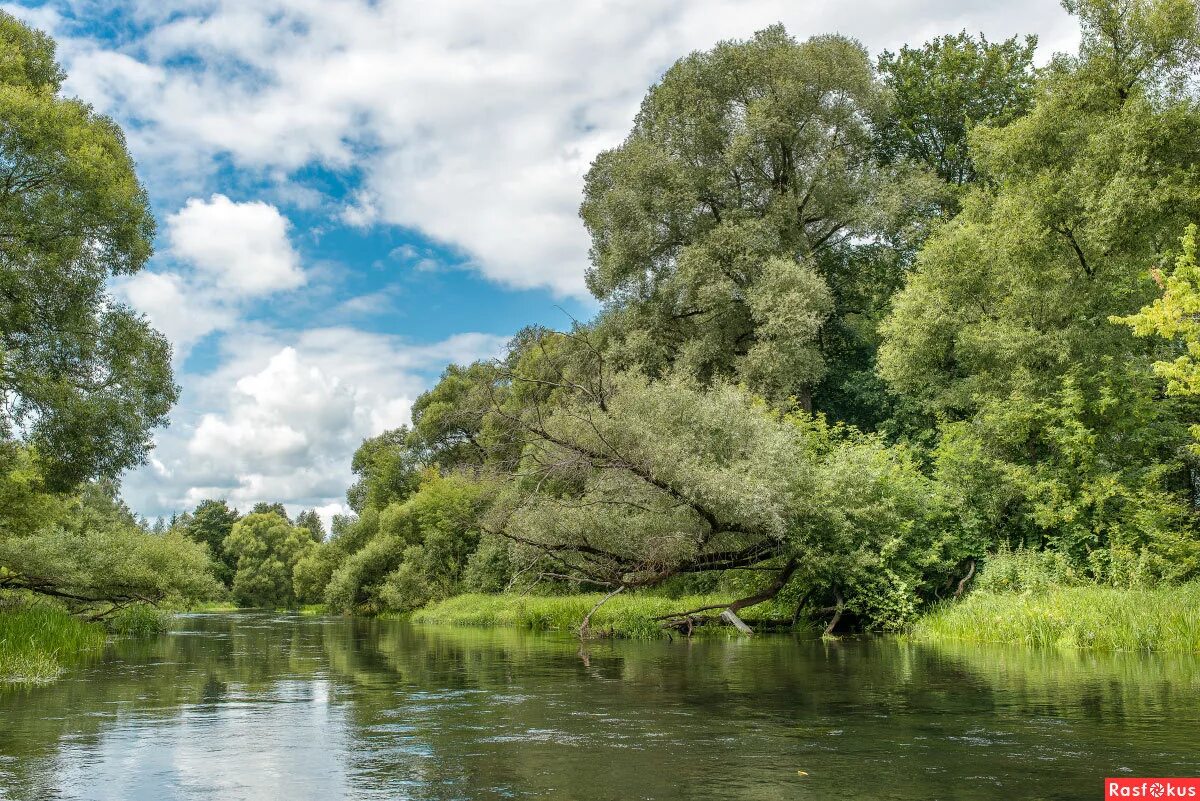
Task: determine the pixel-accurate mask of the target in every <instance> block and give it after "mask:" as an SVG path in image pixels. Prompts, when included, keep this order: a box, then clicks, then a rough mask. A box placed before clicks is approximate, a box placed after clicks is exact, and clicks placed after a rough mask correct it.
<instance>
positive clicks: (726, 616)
mask: <svg viewBox="0 0 1200 801" xmlns="http://www.w3.org/2000/svg"><path fill="white" fill-rule="evenodd" d="M721 620H724V621H725V622H726V623H728V624H729V625H731V626H733V627H734V628H735V629H737V630H738V631H740V632H741V633H742V634H745V635H746V636H750V635H751V634H753V633H754V629H752V628H750V627H749V626H747V625H746V622H745V621H744V620H742V619H741V618H740V617H738V616H737V613H736V612H734V611H733V610H732V609H726V610H725V611H724V612H722V613H721Z"/></svg>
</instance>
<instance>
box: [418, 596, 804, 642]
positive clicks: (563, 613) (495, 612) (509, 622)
mask: <svg viewBox="0 0 1200 801" xmlns="http://www.w3.org/2000/svg"><path fill="white" fill-rule="evenodd" d="M603 597H604V596H603V595H602V594H587V595H558V596H531V595H478V594H470V595H458V596H455V597H453V598H449V599H447V600H445V601H440V602H438V603H433V604H430V605H429V606H426V607H425V608H423V609H419V610H417V611H416V612H414V613H413V615H412V620H413V621H414V622H416V623H431V624H440V625H451V626H488V627H491V626H512V627H517V628H524V629H532V630H534V631H576V630H578V629H579V624H580V623H581V622H582V621H583V618H584V615H586V614H587V613H588V611H589V610H590V609H591V608H592V607H593V606H595V605H596V603H597V602H598V601H599V600H600V599H601V598H603ZM729 600H730V596H728V595H689V596H684V597H681V598H665V597H662V596H656V595H617V596H614V597H613V598H610V599H609V600H608V601H607V602H606V603H605V604H604V605H603V606H601V607H600V608H599V609H598V610H597V611H596V613H595V614H594V615H592V619H591V625H590V627H591V630H592V632H594V633H605V634H611V635H613V636H617V637H628V638H632V639H653V638H656V637H662V636H664V634H663V631H662V628H661V627H660V625H659V622H658V621H656V620H654V618H655V617H657V616H659V615H666V614H670V613H672V612H683V611H687V610H689V609H696V608H698V607H701V606H709V605H711V604H722V603H728V602H729ZM719 611H720V610H719V609H716V610H712V611H711V612H709V613H708V614H713V613H716V612H719ZM739 614H740V616H741V617H742V618H743V619H744V620H745V621H746V622H747V623H751V624H753V623H755V622H758V621H761V620H766V619H777V618H782V617H789V616H790V614H791V613H790V611H789V612H787V613H784V612H783V611H782V610H781V609H776V608H775V607H774V606H772V605H770V604H765V603H764V604H759V605H758V606H754V607H750V608H747V609H744V610H742V612H741V613H739ZM723 628H724V627H722V630H723ZM701 630H703V629H701Z"/></svg>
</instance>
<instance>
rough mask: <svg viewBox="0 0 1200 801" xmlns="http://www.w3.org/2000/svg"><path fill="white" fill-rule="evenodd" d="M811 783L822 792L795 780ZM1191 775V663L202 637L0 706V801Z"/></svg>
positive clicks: (1034, 786)
mask: <svg viewBox="0 0 1200 801" xmlns="http://www.w3.org/2000/svg"><path fill="white" fill-rule="evenodd" d="M801 771H803V772H804V773H806V774H807V775H802V774H801V773H800V772H801ZM1126 774H1127V775H1134V776H1164V775H1165V776H1172V775H1174V776H1181V775H1182V776H1187V775H1197V774H1200V660H1197V659H1195V658H1165V659H1164V658H1156V657H1145V656H1133V655H1098V654H1085V653H1074V652H1068V653H1059V652H1053V653H1050V652H1035V651H1028V650H1023V649H1011V650H1009V649H1004V650H1000V649H991V648H988V649H980V648H966V647H963V648H942V647H930V646H922V645H913V644H905V643H900V642H896V641H893V640H882V639H880V640H844V641H841V642H820V641H815V642H814V641H807V640H797V639H793V638H791V637H784V636H774V637H770V636H768V637H758V638H754V639H750V640H725V639H712V640H707V641H693V642H686V641H680V640H676V641H674V642H671V643H668V642H665V641H664V642H660V643H635V642H602V643H598V644H591V645H588V646H587V647H585V648H582V649H581V648H580V646H579V643H578V642H576V641H573V640H572V639H571V638H570V637H567V636H551V635H535V634H527V633H523V632H512V631H476V630H465V629H450V630H447V629H428V628H419V627H412V626H409V625H407V624H404V623H398V622H385V621H368V620H344V619H340V618H314V617H300V616H292V615H274V614H262V613H242V614H228V615H226V614H222V615H195V616H187V617H183V618H181V619H180V620H179V623H178V627H177V630H176V631H175V632H173V633H171V634H169V635H166V636H164V637H161V638H158V639H156V640H152V641H143V642H135V641H124V642H118V643H114V644H113V645H112V646H110V649H109V652H108V653H107V654H106V656H105V657H104V659H102V660H98V661H97V662H95V663H94V664H92V665H90V666H89V667H85V668H81V669H78V670H76V671H74V672H73V673H71V674H70V675H68V676H67V677H66V678H65V679H64V680H62V681H60V682H59V683H57V684H54V685H51V686H49V687H43V688H34V689H20V690H12V689H10V690H5V691H0V798H3V799H13V800H14V801H16V800H18V799H19V800H20V801H26V800H27V799H28V800H31V801H32V800H35V799H122V800H124V799H132V800H134V801H142V800H143V799H144V800H145V801H150V800H151V799H153V800H154V801H159V800H160V799H165V800H167V801H170V799H255V801H260V800H262V801H266V800H269V799H288V801H299V800H303V799H343V798H345V799H460V798H461V799H493V798H495V799H502V798H546V799H765V800H768V801H769V800H770V799H836V798H857V799H984V798H987V799H992V798H1005V799H1024V798H1029V799H1059V798H1062V799H1079V798H1084V799H1087V798H1096V799H1098V798H1100V797H1101V778H1102V777H1104V776H1105V775H1126Z"/></svg>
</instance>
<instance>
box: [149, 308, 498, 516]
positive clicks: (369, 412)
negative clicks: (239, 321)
mask: <svg viewBox="0 0 1200 801" xmlns="http://www.w3.org/2000/svg"><path fill="white" fill-rule="evenodd" d="M503 344H504V340H503V338H502V337H497V336H492V335H488V334H478V333H464V334H457V335H455V336H453V337H450V338H448V339H446V340H443V341H441V342H436V343H433V344H427V345H414V344H411V343H408V342H405V341H404V340H402V339H400V338H398V337H394V336H389V335H384V334H372V333H367V332H363V331H360V330H356V329H353V328H342V327H339V328H317V329H311V330H308V331H303V332H300V333H297V334H292V335H284V334H282V333H281V332H278V331H271V330H266V329H260V330H254V329H253V328H250V329H249V330H246V331H241V332H239V333H237V334H230V335H227V336H226V338H225V340H224V341H223V344H222V347H223V349H224V351H225V354H224V355H225V358H224V360H223V362H222V364H221V366H220V367H218V368H217V369H216V370H214V371H213V372H212V373H211V374H209V375H206V376H203V377H196V378H194V379H193V380H192V381H191V382H190V383H189V386H188V387H187V388H186V389H185V394H184V398H183V401H182V404H181V408H180V409H179V410H177V413H176V414H175V424H174V425H173V426H172V427H171V428H169V429H167V430H166V431H164V432H161V433H160V434H159V436H158V438H157V445H158V447H157V449H156V451H155V460H154V464H152V465H150V466H147V467H146V468H143V469H141V470H139V471H136V472H135V473H134V474H132V475H131V476H130V477H129V479H127V481H126V482H125V494H126V497H127V498H129V500H130V502H131V503H132V504H133V505H134V507H135V508H138V509H142V510H145V511H147V512H149V513H152V514H168V513H170V512H171V511H182V510H185V509H189V508H192V507H194V506H195V505H196V504H197V503H199V502H200V501H201V500H204V499H205V498H225V499H227V500H229V501H230V502H231V503H233V504H234V505H236V506H238V507H240V508H243V509H245V508H248V507H250V506H252V505H253V504H254V503H255V502H257V501H260V500H264V499H269V500H280V501H283V502H285V503H286V504H287V505H288V507H289V510H290V511H293V512H294V511H298V510H299V509H301V508H312V507H317V508H318V509H320V510H322V511H323V513H324V514H325V516H326V517H330V516H332V515H333V514H335V513H337V512H339V511H344V509H343V508H342V507H341V503H342V498H343V495H344V493H345V489H346V487H347V486H349V484H350V480H351V475H350V457H351V456H352V455H353V453H354V450H355V449H356V448H357V447H358V445H359V444H360V443H361V442H362V440H363V438H364V437H367V436H373V435H375V434H378V433H380V432H382V431H385V430H387V429H389V428H395V427H397V426H399V425H402V424H405V423H407V422H409V420H410V417H411V411H412V402H413V400H414V399H415V398H416V396H417V395H418V394H419V393H420V392H421V391H422V390H423V389H424V387H425V386H426V385H427V383H428V378H427V374H428V373H429V372H436V371H437V370H439V369H440V368H441V366H442V365H443V364H445V363H447V362H450V361H457V362H469V361H472V360H474V359H477V358H484V357H488V356H493V355H496V354H498V353H499V352H500V349H501V348H502V347H503Z"/></svg>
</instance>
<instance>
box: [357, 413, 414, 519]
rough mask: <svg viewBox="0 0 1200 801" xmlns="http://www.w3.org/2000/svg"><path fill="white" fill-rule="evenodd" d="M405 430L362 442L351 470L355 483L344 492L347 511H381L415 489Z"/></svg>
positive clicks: (387, 433)
mask: <svg viewBox="0 0 1200 801" xmlns="http://www.w3.org/2000/svg"><path fill="white" fill-rule="evenodd" d="M408 435H409V432H408V429H407V428H396V429H392V430H391V431H385V432H383V433H382V434H380V435H379V436H377V437H371V438H369V439H366V440H364V441H363V443H362V445H360V446H359V447H358V450H357V451H355V452H354V459H353V460H352V461H351V462H350V469H351V470H353V471H354V474H355V475H356V476H358V480H357V481H356V482H355V483H354V484H353V485H352V486H351V487H350V489H348V490H347V491H346V499H347V501H348V502H349V503H350V508H351V509H353V510H354V511H355V512H356V513H358V514H362V513H363V510H365V509H382V508H384V507H385V506H387V505H388V504H390V503H392V502H394V501H402V500H404V499H405V498H407V497H408V496H409V495H410V494H411V493H412V492H413V491H414V490H415V489H416V487H417V482H418V470H417V468H418V464H417V461H416V459H415V458H414V454H413V453H412V452H411V451H410V450H409V449H408V447H407V441H408Z"/></svg>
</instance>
